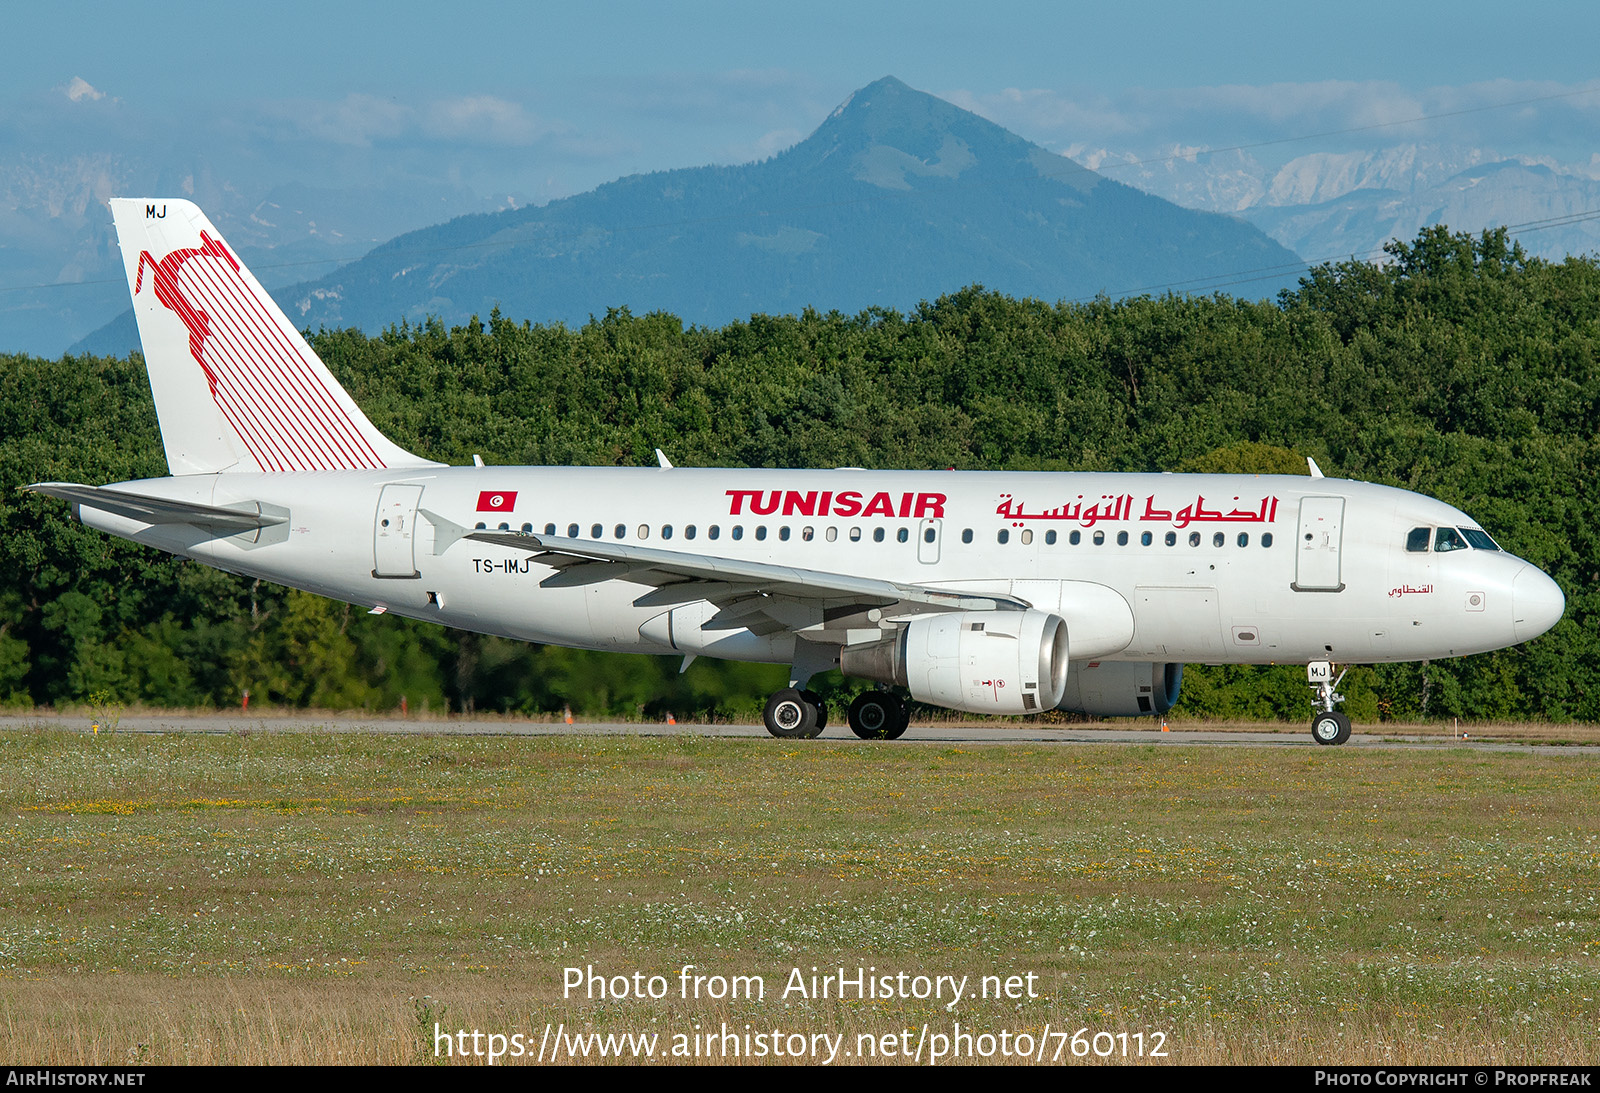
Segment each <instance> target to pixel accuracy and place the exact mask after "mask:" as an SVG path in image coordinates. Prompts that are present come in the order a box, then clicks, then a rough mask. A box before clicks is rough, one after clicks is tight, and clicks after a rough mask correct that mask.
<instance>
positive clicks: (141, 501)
mask: <svg viewBox="0 0 1600 1093" xmlns="http://www.w3.org/2000/svg"><path fill="white" fill-rule="evenodd" d="M22 489H23V490H24V491H26V492H28V493H42V494H44V495H45V496H47V497H59V498H60V499H61V500H63V501H70V502H71V503H72V504H73V505H74V506H78V505H84V506H87V507H89V508H92V509H99V510H100V511H102V512H110V513H115V514H116V515H118V516H126V517H127V518H128V519H130V520H138V521H140V522H141V523H145V524H192V525H194V526H196V527H202V528H212V529H216V530H219V531H254V530H257V529H259V528H264V527H268V526H270V525H272V524H281V523H283V522H284V520H285V519H286V517H283V516H274V515H271V514H268V513H263V512H261V511H260V506H258V505H255V504H254V503H253V502H252V503H250V506H251V507H248V508H217V507H216V506H214V505H202V504H199V503H197V502H194V501H173V500H170V499H168V498H165V497H149V496H146V495H145V494H141V493H128V492H126V491H124V490H111V489H106V488H105V487H104V486H83V485H79V484H78V483H76V482H35V483H34V484H33V485H31V486H23V487H22Z"/></svg>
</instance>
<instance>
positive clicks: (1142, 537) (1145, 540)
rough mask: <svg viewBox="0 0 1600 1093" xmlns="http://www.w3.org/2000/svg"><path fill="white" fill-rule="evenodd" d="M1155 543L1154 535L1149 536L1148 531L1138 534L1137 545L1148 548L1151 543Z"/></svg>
mask: <svg viewBox="0 0 1600 1093" xmlns="http://www.w3.org/2000/svg"><path fill="white" fill-rule="evenodd" d="M1155 541H1156V537H1155V536H1154V535H1151V534H1150V533H1149V532H1148V531H1144V532H1140V533H1139V545H1140V546H1149V545H1150V544H1151V543H1153V542H1155Z"/></svg>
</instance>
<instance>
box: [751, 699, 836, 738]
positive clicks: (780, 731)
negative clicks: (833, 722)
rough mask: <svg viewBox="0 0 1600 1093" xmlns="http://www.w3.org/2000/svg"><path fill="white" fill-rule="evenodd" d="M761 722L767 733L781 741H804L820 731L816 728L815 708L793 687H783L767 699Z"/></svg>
mask: <svg viewBox="0 0 1600 1093" xmlns="http://www.w3.org/2000/svg"><path fill="white" fill-rule="evenodd" d="M761 720H762V722H763V723H765V725H766V726H767V731H768V732H769V733H771V734H772V735H773V736H776V737H778V738H780V739H783V740H804V739H806V738H808V737H812V736H816V735H817V733H819V732H821V731H822V730H821V729H819V728H818V727H817V707H816V706H814V705H812V704H811V703H810V702H807V701H806V698H805V695H804V693H803V692H800V691H797V690H795V689H794V688H793V687H785V688H784V689H783V690H781V691H779V692H778V693H777V694H775V695H773V696H772V697H771V698H769V699H767V708H766V709H765V710H763V711H762V712H761Z"/></svg>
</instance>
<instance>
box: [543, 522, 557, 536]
mask: <svg viewBox="0 0 1600 1093" xmlns="http://www.w3.org/2000/svg"><path fill="white" fill-rule="evenodd" d="M544 533H545V534H546V535H554V534H555V533H556V526H555V525H554V524H546V525H545V526H544Z"/></svg>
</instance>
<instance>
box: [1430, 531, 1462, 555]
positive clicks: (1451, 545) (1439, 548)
mask: <svg viewBox="0 0 1600 1093" xmlns="http://www.w3.org/2000/svg"><path fill="white" fill-rule="evenodd" d="M1466 549H1467V541H1466V540H1465V539H1463V538H1462V537H1461V533H1460V532H1459V531H1457V530H1456V529H1455V528H1440V529H1439V530H1438V531H1436V532H1434V534H1433V550H1434V553H1436V554H1443V553H1445V552H1446V551H1450V550H1466Z"/></svg>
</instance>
